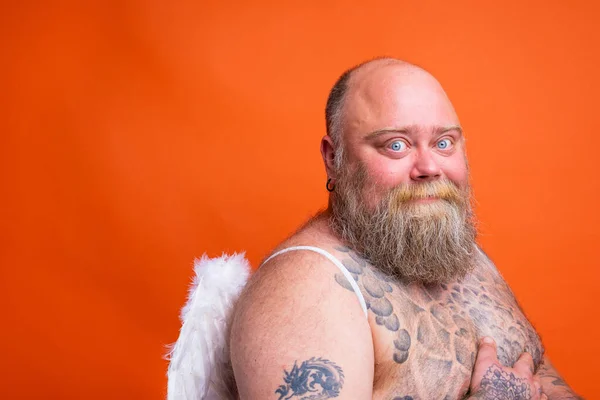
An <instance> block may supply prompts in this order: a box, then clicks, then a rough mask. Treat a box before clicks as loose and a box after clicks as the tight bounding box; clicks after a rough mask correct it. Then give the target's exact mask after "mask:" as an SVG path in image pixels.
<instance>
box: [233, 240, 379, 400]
mask: <svg viewBox="0 0 600 400" xmlns="http://www.w3.org/2000/svg"><path fill="white" fill-rule="evenodd" d="M338 271H339V270H338V269H337V267H336V266H335V265H334V264H333V263H332V262H331V261H329V260H328V259H327V258H325V257H324V256H323V255H321V254H318V253H316V252H311V251H305V250H297V251H290V252H287V253H285V254H281V255H278V256H276V257H274V258H273V259H271V260H269V261H268V262H267V263H265V264H264V265H263V266H261V267H260V268H259V270H258V271H257V272H256V273H255V274H254V275H253V277H252V278H251V280H250V282H249V283H248V285H247V287H246V288H245V290H244V292H243V293H242V296H241V297H240V299H239V301H238V304H237V305H236V310H235V315H234V321H233V324H232V330H231V337H230V343H231V359H232V366H233V368H234V373H235V377H236V382H237V384H238V388H239V390H240V396H241V398H249V399H253V398H261V399H262V398H288V397H289V396H290V395H292V394H298V395H301V394H302V393H301V392H302V391H303V390H305V389H306V390H308V389H307V388H305V386H303V383H302V382H301V381H302V379H308V377H309V376H312V379H311V381H312V382H313V383H314V384H313V387H312V389H311V391H313V390H316V391H317V392H316V393H313V394H317V393H319V394H321V395H322V396H323V397H320V398H324V399H325V398H329V397H339V398H340V399H344V398H353V399H360V398H370V396H371V394H372V383H373V368H374V362H373V350H372V346H373V345H372V339H371V332H370V327H369V324H368V322H367V319H366V317H365V314H364V312H363V310H362V309H361V307H360V303H359V302H358V299H357V297H356V295H355V294H354V293H350V292H349V291H348V290H346V289H344V288H343V287H342V286H340V285H339V284H338V283H337V282H336V279H335V275H336V272H338ZM257 371H260V374H259V376H260V379H257V377H258V375H257V374H256V372H257ZM323 371H327V373H325V375H322V374H323ZM311 374H316V375H314V376H313V375H311ZM325 378H327V379H328V380H327V383H326V381H323V382H321V379H325ZM315 379H316V381H315ZM304 384H306V382H305V383H304ZM277 396H281V397H277Z"/></svg>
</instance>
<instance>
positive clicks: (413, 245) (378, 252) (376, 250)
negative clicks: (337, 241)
mask: <svg viewBox="0 0 600 400" xmlns="http://www.w3.org/2000/svg"><path fill="white" fill-rule="evenodd" d="M365 176H366V175H365V172H364V171H360V170H359V171H358V172H357V173H356V174H354V176H353V177H343V176H342V177H341V178H342V179H338V181H337V182H336V187H335V195H334V196H333V198H332V202H331V209H332V216H331V225H332V227H333V229H334V230H335V231H336V232H337V233H338V234H339V235H340V236H341V237H342V239H343V240H344V241H346V242H347V244H348V245H350V246H351V247H352V248H353V249H354V250H355V251H357V252H359V253H360V254H362V255H363V256H364V257H365V258H367V259H368V260H369V261H370V262H371V263H372V264H373V265H374V266H375V267H376V268H378V269H379V270H381V271H382V272H383V273H385V274H387V275H389V276H391V277H393V278H395V279H397V280H399V281H402V282H406V283H410V282H422V283H426V284H432V283H444V282H450V281H453V280H457V279H462V278H463V277H464V276H465V275H466V274H467V273H469V272H470V271H472V269H473V268H474V265H475V255H476V254H477V253H476V242H475V239H476V235H477V230H476V228H475V224H474V218H473V215H472V211H471V210H472V209H471V205H470V196H469V190H468V189H465V190H460V189H458V188H457V187H456V186H455V185H454V184H452V183H450V182H449V181H437V182H431V183H419V184H411V185H409V186H410V187H409V186H404V187H400V188H396V189H394V190H392V191H391V192H390V193H389V194H388V196H386V197H385V198H384V199H382V201H381V202H380V203H379V204H378V205H377V206H376V207H375V208H374V209H373V210H370V209H369V208H368V207H367V206H366V205H365V202H364V201H363V200H362V195H363V194H362V188H363V187H364V183H365V180H366V179H365ZM344 178H347V179H344ZM448 191H450V192H451V193H450V194H448ZM399 193H400V194H399ZM407 193H408V194H407ZM415 193H420V194H423V193H431V194H432V195H433V194H434V193H438V194H439V193H445V195H442V196H441V197H442V200H436V201H433V202H430V203H425V204H415V203H408V202H407V201H406V200H405V199H406V197H407V196H408V197H409V198H410V196H414V195H415Z"/></svg>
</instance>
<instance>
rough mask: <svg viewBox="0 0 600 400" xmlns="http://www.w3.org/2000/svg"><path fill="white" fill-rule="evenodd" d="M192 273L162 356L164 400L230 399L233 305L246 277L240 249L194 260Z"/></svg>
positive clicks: (247, 266)
mask: <svg viewBox="0 0 600 400" xmlns="http://www.w3.org/2000/svg"><path fill="white" fill-rule="evenodd" d="M194 271H195V272H196V276H195V277H194V281H193V283H192V286H191V287H190V290H189V295H188V300H187V303H186V304H185V306H184V307H183V309H182V310H181V323H182V326H181V330H180V333H179V338H178V339H177V342H175V344H174V345H173V346H172V348H171V350H170V352H169V354H168V355H167V357H168V359H169V360H170V363H169V369H168V372H167V376H168V386H167V400H213V399H214V400H217V399H219V400H221V399H235V398H236V397H237V390H236V388H235V382H234V380H233V372H232V370H231V361H230V357H229V343H228V339H229V328H230V323H231V317H232V311H233V306H234V304H235V302H236V300H237V299H238V297H239V295H240V292H241V291H242V288H243V287H244V286H245V285H246V282H247V281H248V277H249V276H250V264H249V263H248V261H247V260H246V258H245V257H244V254H243V253H242V254H234V255H232V256H229V255H223V256H222V257H219V258H212V259H211V258H208V257H207V256H206V255H203V256H202V258H201V259H199V260H198V259H196V260H195V261H194Z"/></svg>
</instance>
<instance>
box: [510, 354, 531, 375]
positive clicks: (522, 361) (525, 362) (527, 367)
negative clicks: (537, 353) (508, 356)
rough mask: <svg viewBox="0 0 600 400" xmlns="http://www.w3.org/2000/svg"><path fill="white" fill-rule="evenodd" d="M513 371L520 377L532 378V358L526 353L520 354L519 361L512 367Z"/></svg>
mask: <svg viewBox="0 0 600 400" xmlns="http://www.w3.org/2000/svg"><path fill="white" fill-rule="evenodd" d="M513 369H514V370H515V371H516V372H517V373H518V374H519V375H521V376H523V377H526V376H532V375H533V372H534V366H533V357H531V354H529V353H527V352H523V353H521V355H520V356H519V359H518V360H517V362H516V363H515V365H513Z"/></svg>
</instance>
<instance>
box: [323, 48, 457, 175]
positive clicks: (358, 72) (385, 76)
mask: <svg viewBox="0 0 600 400" xmlns="http://www.w3.org/2000/svg"><path fill="white" fill-rule="evenodd" d="M411 101H413V102H414V101H421V102H422V104H421V106H427V108H428V109H429V110H430V111H431V110H433V111H434V112H435V110H436V109H439V108H446V109H447V111H448V112H447V114H448V113H449V114H451V115H450V119H454V120H455V122H456V123H458V118H457V117H456V114H455V113H454V109H453V107H452V104H451V103H450V101H449V100H448V98H447V96H446V93H445V92H444V90H443V89H442V87H441V85H440V84H439V82H438V81H437V80H436V79H435V78H434V77H433V76H432V75H431V74H430V73H429V72H427V71H425V70H424V69H423V68H421V67H418V66H416V65H413V64H410V63H408V62H406V61H402V60H398V59H394V58H378V59H375V60H371V61H367V62H364V63H362V64H359V65H357V66H355V67H353V68H351V69H349V70H347V71H346V72H344V73H343V74H342V75H341V76H340V78H339V79H338V80H337V82H336V83H335V85H334V86H333V88H332V89H331V91H330V93H329V97H328V99H327V106H326V109H325V119H326V125H327V134H328V135H329V136H330V137H331V139H332V141H333V143H334V146H335V147H336V149H337V151H336V164H338V165H339V163H341V162H342V152H343V150H344V149H343V147H344V146H343V143H342V142H343V140H342V136H343V133H344V132H346V131H348V130H354V129H358V128H360V127H361V126H362V127H366V126H373V123H374V122H375V121H377V122H378V123H379V124H384V125H386V124H389V123H393V122H398V119H404V120H405V122H408V121H410V120H411V118H410V116H408V115H404V116H402V115H399V114H402V112H403V111H405V114H407V113H414V107H406V106H407V102H411ZM421 108H423V107H421ZM403 117H408V118H403ZM412 122H413V123H417V122H418V121H415V120H413V121H412ZM353 128H354V129H353Z"/></svg>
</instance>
